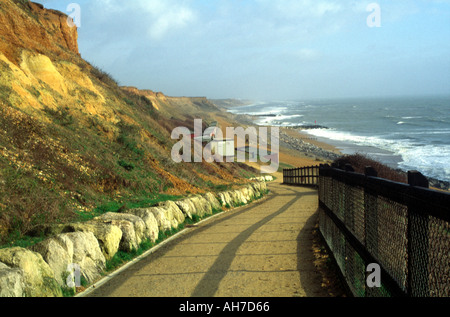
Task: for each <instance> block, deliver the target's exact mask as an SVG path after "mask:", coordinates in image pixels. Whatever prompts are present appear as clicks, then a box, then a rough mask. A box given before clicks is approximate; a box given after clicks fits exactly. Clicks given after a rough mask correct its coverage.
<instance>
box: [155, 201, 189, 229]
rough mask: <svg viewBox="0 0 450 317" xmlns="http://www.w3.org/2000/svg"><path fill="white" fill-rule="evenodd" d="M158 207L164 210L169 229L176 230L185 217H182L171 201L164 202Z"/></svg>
mask: <svg viewBox="0 0 450 317" xmlns="http://www.w3.org/2000/svg"><path fill="white" fill-rule="evenodd" d="M158 207H160V208H161V209H162V210H164V213H165V215H166V218H167V220H168V221H169V222H170V224H171V227H172V228H174V229H176V228H178V226H179V225H180V224H182V223H183V222H184V221H185V220H186V217H185V216H184V214H183V212H182V211H181V209H180V208H179V207H178V205H177V204H176V203H174V202H173V201H165V202H162V203H159V205H158Z"/></svg>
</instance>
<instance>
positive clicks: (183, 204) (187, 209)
mask: <svg viewBox="0 0 450 317" xmlns="http://www.w3.org/2000/svg"><path fill="white" fill-rule="evenodd" d="M175 203H176V204H177V206H178V207H179V208H180V210H181V211H182V212H183V214H184V215H185V217H186V218H189V219H192V216H193V215H195V213H196V212H195V205H194V203H193V202H192V201H191V200H190V199H189V198H185V199H182V200H177V201H175Z"/></svg>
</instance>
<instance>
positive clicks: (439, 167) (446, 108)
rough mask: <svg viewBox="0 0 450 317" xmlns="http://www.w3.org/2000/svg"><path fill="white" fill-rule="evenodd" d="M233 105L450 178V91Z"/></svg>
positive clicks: (264, 120)
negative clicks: (437, 94)
mask: <svg viewBox="0 0 450 317" xmlns="http://www.w3.org/2000/svg"><path fill="white" fill-rule="evenodd" d="M228 111H229V112H232V113H234V114H246V115H252V116H255V117H254V118H256V119H255V125H261V126H279V127H305V129H304V130H303V128H300V129H301V130H302V132H304V133H307V134H309V135H310V136H311V137H312V138H316V139H317V140H319V141H322V142H325V143H328V144H331V145H333V146H335V147H336V148H338V149H339V150H340V151H341V152H342V153H343V154H355V153H360V154H364V155H366V156H368V157H370V158H373V159H376V160H378V161H380V162H382V163H384V164H386V165H388V166H390V167H393V168H397V169H401V170H404V171H408V170H418V171H420V172H421V173H422V174H424V175H426V176H428V177H432V178H435V179H439V180H441V181H447V182H449V181H450V96H443V97H395V98H359V99H358V98H351V99H335V100H333V99H314V100H298V101H259V102H254V103H252V104H250V105H246V106H240V107H233V108H229V110H228ZM306 128H307V129H306Z"/></svg>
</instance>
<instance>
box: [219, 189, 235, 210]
mask: <svg viewBox="0 0 450 317" xmlns="http://www.w3.org/2000/svg"><path fill="white" fill-rule="evenodd" d="M219 198H220V200H221V201H222V206H227V205H228V206H230V207H231V206H232V205H233V201H232V200H231V196H230V193H229V192H222V193H219Z"/></svg>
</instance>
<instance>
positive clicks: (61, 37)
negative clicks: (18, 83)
mask: <svg viewBox="0 0 450 317" xmlns="http://www.w3.org/2000/svg"><path fill="white" fill-rule="evenodd" d="M67 19H68V17H67V15H65V14H63V13H61V12H58V11H55V10H48V9H45V8H44V7H43V6H42V5H40V4H36V3H32V2H25V3H23V2H22V1H13V0H1V1H0V25H1V26H2V27H1V28H0V51H1V52H3V53H4V55H5V56H6V57H7V58H8V59H9V60H10V61H12V62H13V63H14V64H16V65H18V64H19V63H20V57H21V51H22V50H23V49H28V50H32V51H37V52H40V53H42V54H45V55H53V56H55V57H60V58H64V59H67V58H70V57H71V55H79V52H78V42H77V40H78V32H77V28H76V26H73V27H70V26H69V24H68V23H67Z"/></svg>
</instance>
